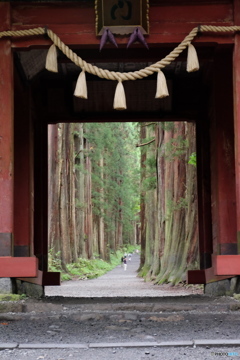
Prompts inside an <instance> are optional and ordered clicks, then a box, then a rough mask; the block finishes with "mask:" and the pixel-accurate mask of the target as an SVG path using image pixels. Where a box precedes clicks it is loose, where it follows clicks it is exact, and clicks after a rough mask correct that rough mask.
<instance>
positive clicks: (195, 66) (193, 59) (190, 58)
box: [187, 44, 199, 72]
mask: <svg viewBox="0 0 240 360" xmlns="http://www.w3.org/2000/svg"><path fill="white" fill-rule="evenodd" d="M197 70H199V62H198V56H197V52H196V50H195V47H194V46H193V45H192V44H189V45H188V55H187V72H194V71H197Z"/></svg>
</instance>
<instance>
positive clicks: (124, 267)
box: [123, 256, 127, 271]
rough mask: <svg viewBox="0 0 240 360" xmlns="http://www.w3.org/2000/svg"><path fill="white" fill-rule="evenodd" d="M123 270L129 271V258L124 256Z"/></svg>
mask: <svg viewBox="0 0 240 360" xmlns="http://www.w3.org/2000/svg"><path fill="white" fill-rule="evenodd" d="M123 270H124V271H125V270H127V257H126V256H124V259H123Z"/></svg>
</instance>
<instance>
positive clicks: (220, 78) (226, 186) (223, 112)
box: [211, 48, 237, 275]
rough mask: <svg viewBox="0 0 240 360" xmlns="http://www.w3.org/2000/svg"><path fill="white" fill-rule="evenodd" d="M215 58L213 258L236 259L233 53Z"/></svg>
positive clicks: (221, 51)
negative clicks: (220, 256) (230, 256)
mask: <svg viewBox="0 0 240 360" xmlns="http://www.w3.org/2000/svg"><path fill="white" fill-rule="evenodd" d="M215 54H216V55H215V61H214V101H213V103H212V106H213V108H214V111H213V115H212V119H211V178H212V224H213V254H214V255H236V254H237V237H236V228H237V225H236V192H235V171H234V167H235V165H234V119H233V118H234V116H233V96H232V93H233V92H232V88H233V83H232V52H231V51H230V50H226V49H222V48H220V49H218V50H216V51H215ZM226 275H228V274H227V273H226Z"/></svg>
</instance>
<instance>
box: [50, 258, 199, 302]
mask: <svg viewBox="0 0 240 360" xmlns="http://www.w3.org/2000/svg"><path fill="white" fill-rule="evenodd" d="M139 263H140V256H139V254H133V255H132V260H131V261H128V263H127V270H126V271H124V269H123V267H122V266H121V265H118V266H117V267H116V268H114V269H113V270H111V271H109V272H108V273H106V274H105V275H103V276H100V277H98V278H97V279H90V280H70V281H64V282H62V284H61V286H46V287H45V295H46V296H63V297H84V298H85V297H89V298H90V297H94V298H96V297H163V296H186V295H192V294H202V290H201V289H198V288H196V287H189V288H186V287H183V286H173V287H172V286H170V285H168V284H164V285H154V284H153V283H149V282H147V283H146V282H145V281H144V279H143V278H140V277H138V276H137V270H138V267H139Z"/></svg>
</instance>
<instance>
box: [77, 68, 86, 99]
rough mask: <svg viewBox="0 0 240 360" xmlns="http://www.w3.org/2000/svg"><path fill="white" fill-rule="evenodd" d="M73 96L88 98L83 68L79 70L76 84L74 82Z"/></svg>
mask: <svg viewBox="0 0 240 360" xmlns="http://www.w3.org/2000/svg"><path fill="white" fill-rule="evenodd" d="M74 96H77V97H79V98H82V99H87V98H88V94H87V83H86V74H85V71H84V69H82V71H81V72H80V75H79V76H78V79H77V84H76V87H75V91H74Z"/></svg>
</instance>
